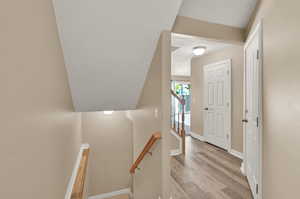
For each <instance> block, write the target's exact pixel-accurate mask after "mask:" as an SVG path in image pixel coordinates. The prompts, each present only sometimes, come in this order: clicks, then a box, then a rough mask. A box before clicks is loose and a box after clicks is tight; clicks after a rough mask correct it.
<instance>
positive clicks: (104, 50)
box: [53, 0, 181, 111]
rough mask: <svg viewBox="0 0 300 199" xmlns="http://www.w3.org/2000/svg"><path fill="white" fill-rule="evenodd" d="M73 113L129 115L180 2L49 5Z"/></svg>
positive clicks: (58, 1) (105, 0)
mask: <svg viewBox="0 0 300 199" xmlns="http://www.w3.org/2000/svg"><path fill="white" fill-rule="evenodd" d="M53 4H54V8H55V14H56V18H57V24H58V29H59V35H60V40H61V43H62V47H63V52H64V58H65V63H66V67H67V72H68V77H69V83H70V87H71V92H72V98H73V103H74V106H75V109H76V111H99V110H125V109H134V108H135V107H136V105H137V102H138V98H139V96H140V93H141V90H142V88H143V85H144V81H145V78H146V74H147V71H148V68H149V66H150V63H151V59H152V57H153V54H154V51H155V48H156V45H157V41H158V39H159V36H160V33H161V31H163V30H171V28H172V25H173V23H174V20H175V18H176V15H177V14H178V11H179V8H180V5H181V0H163V1H162V0H131V1H120V0H53Z"/></svg>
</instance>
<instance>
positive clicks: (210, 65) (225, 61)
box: [203, 59, 232, 152]
mask: <svg viewBox="0 0 300 199" xmlns="http://www.w3.org/2000/svg"><path fill="white" fill-rule="evenodd" d="M223 63H228V64H229V68H228V76H229V78H228V82H227V83H228V87H229V88H230V89H229V95H228V101H229V102H228V103H229V104H228V112H227V117H228V124H227V125H228V132H227V133H226V134H227V135H228V137H227V136H226V137H227V147H226V150H227V151H228V152H230V151H231V128H232V126H231V120H232V118H231V93H232V92H231V90H232V87H231V68H232V62H231V59H226V60H223V61H219V62H214V63H211V64H207V65H205V66H203V88H204V86H205V78H204V69H205V68H207V67H212V66H215V65H219V64H223ZM203 92H205V91H204V90H203ZM203 102H205V93H203ZM226 103H227V102H226ZM203 113H204V114H205V112H203ZM204 117H205V116H204V115H203V119H204ZM203 124H204V123H203ZM203 137H204V140H206V139H205V135H203Z"/></svg>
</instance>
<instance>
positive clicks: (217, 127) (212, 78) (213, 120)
mask: <svg viewBox="0 0 300 199" xmlns="http://www.w3.org/2000/svg"><path fill="white" fill-rule="evenodd" d="M230 100H231V61H230V60H226V61H222V62H218V63H214V64H210V65H206V66H204V137H205V140H206V141H207V142H209V143H211V144H214V145H216V146H219V147H221V148H223V149H228V147H229V145H230V130H231V110H230V109H231V102H230Z"/></svg>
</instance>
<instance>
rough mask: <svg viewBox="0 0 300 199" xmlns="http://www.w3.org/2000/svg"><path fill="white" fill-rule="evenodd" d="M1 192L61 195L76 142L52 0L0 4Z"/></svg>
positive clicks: (77, 125)
mask: <svg viewBox="0 0 300 199" xmlns="http://www.w3.org/2000/svg"><path fill="white" fill-rule="evenodd" d="M0 25H1V34H0V43H1V47H0V65H1V67H0V90H1V104H0V108H1V114H0V122H1V125H0V132H1V133H0V156H1V164H0V179H1V180H0V187H1V188H0V195H1V198H23V199H39V198H44V199H54V198H57V199H58V198H64V195H65V191H66V188H67V184H68V180H69V177H70V176H71V172H72V169H73V166H74V163H75V159H76V156H77V153H78V151H79V146H80V143H81V117H80V113H75V112H74V110H73V106H72V100H71V95H70V89H69V86H68V81H67V74H66V70H65V66H64V60H63V54H62V50H61V47H60V44H59V40H58V34H57V29H56V24H55V17H54V13H53V8H52V1H51V0H44V1H39V0H28V1H17V0H3V1H1V6H0Z"/></svg>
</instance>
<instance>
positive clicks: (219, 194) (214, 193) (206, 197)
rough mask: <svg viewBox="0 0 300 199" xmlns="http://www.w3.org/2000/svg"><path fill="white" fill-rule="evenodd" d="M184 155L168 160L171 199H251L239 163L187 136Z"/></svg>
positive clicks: (225, 153)
mask: <svg viewBox="0 0 300 199" xmlns="http://www.w3.org/2000/svg"><path fill="white" fill-rule="evenodd" d="M186 140H187V143H186V145H187V153H186V155H185V156H184V155H179V156H175V157H172V159H171V176H172V179H173V183H172V197H173V199H252V195H251V191H250V188H249V185H248V183H247V180H246V178H245V177H244V176H243V175H242V174H241V172H240V169H239V167H240V164H241V160H239V159H238V158H236V157H234V156H232V155H231V154H229V153H227V152H226V151H224V150H222V149H220V148H218V147H215V146H213V145H210V144H207V143H205V142H200V141H198V140H195V139H193V138H191V137H187V139H186Z"/></svg>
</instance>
